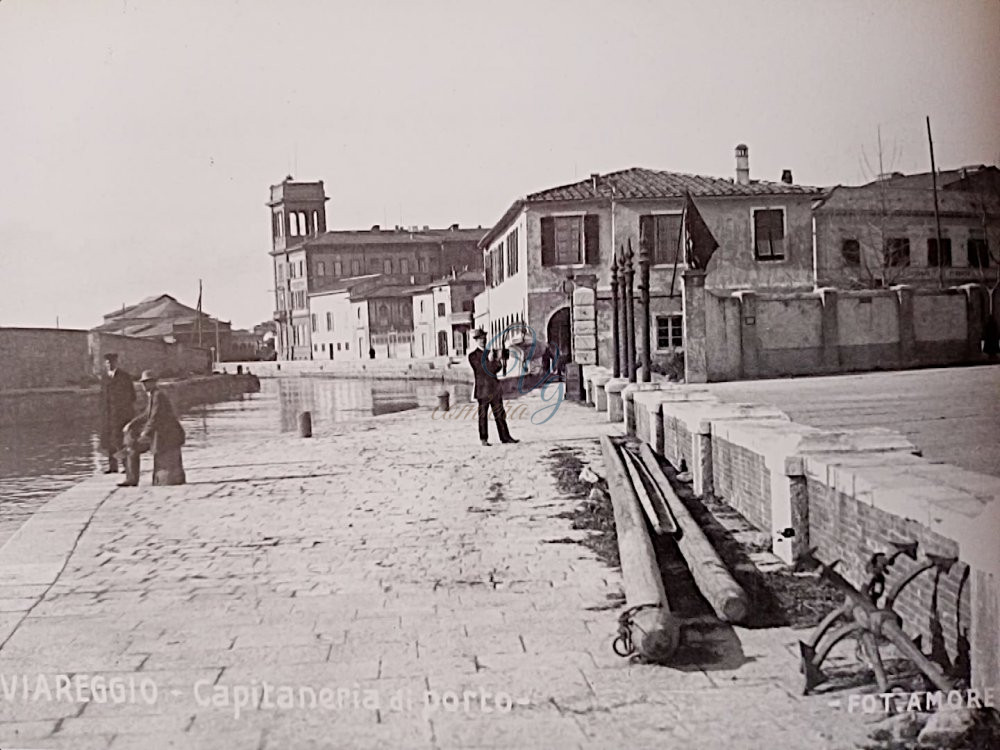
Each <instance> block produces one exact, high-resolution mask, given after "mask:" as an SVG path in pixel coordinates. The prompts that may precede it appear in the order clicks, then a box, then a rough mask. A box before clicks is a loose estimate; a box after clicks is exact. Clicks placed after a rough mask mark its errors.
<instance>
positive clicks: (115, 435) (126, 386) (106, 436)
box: [101, 368, 135, 471]
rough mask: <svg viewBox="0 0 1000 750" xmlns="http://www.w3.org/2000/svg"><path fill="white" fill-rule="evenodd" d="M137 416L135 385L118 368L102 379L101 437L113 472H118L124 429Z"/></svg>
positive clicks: (123, 371) (127, 375) (125, 373)
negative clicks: (118, 457) (117, 454)
mask: <svg viewBox="0 0 1000 750" xmlns="http://www.w3.org/2000/svg"><path fill="white" fill-rule="evenodd" d="M134 416H135V385H134V384H133V383H132V376H131V375H129V374H128V373H127V372H125V370H122V369H121V368H117V369H116V370H115V371H114V374H112V375H108V374H105V375H104V377H102V378H101V418H102V429H101V436H102V438H103V440H104V447H105V448H106V449H107V451H108V465H109V468H110V470H111V471H117V470H118V460H117V459H116V458H115V454H116V453H118V452H119V451H120V450H121V449H122V428H123V427H125V425H126V424H128V422H129V421H130V420H131V419H132V417H134Z"/></svg>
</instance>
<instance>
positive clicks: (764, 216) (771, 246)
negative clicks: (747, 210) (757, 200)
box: [753, 208, 785, 260]
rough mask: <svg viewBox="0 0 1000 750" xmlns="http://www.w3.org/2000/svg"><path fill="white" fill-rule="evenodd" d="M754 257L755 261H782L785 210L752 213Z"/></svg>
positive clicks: (771, 209) (777, 209)
mask: <svg viewBox="0 0 1000 750" xmlns="http://www.w3.org/2000/svg"><path fill="white" fill-rule="evenodd" d="M753 236H754V257H755V258H756V259H757V260H784V258H785V210H784V209H783V208H766V209H765V208H762V209H757V210H755V211H754V212H753Z"/></svg>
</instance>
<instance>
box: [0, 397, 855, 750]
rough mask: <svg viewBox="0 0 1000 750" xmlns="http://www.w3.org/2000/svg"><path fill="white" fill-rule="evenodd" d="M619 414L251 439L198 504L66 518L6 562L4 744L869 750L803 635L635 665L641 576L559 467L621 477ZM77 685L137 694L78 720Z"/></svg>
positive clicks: (106, 485)
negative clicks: (615, 563) (598, 531)
mask: <svg viewBox="0 0 1000 750" xmlns="http://www.w3.org/2000/svg"><path fill="white" fill-rule="evenodd" d="M527 403H528V404H529V406H530V407H531V410H534V409H535V408H537V407H538V406H539V402H538V399H537V397H530V398H527ZM603 416H604V415H598V414H595V413H594V412H593V411H592V410H590V409H587V408H585V407H582V406H579V405H575V404H564V405H563V406H562V407H561V408H560V410H559V411H558V413H557V414H556V415H555V416H554V417H553V418H552V419H551V420H549V421H548V422H547V423H545V424H541V425H532V424H531V423H530V422H529V421H527V420H516V421H514V422H513V426H512V429H513V430H514V432H515V435H516V436H518V437H520V438H522V442H521V443H520V444H519V445H514V446H503V445H494V446H491V447H481V446H480V445H479V444H478V440H476V428H475V424H474V422H473V421H468V420H467V421H460V422H457V421H440V420H432V418H431V412H430V411H428V410H420V411H414V412H407V413H402V414H397V415H393V416H389V417H379V418H377V419H368V420H360V421H358V422H354V423H344V424H339V425H336V426H335V427H334V428H332V429H331V430H330V431H328V432H327V433H325V434H319V435H317V436H316V437H314V438H313V439H311V440H303V439H299V438H297V437H293V436H290V435H275V436H274V437H273V438H271V439H266V440H263V439H260V438H259V437H253V436H246V435H245V436H241V435H240V433H239V431H238V430H235V431H234V434H233V435H232V436H231V438H230V439H228V440H226V442H225V443H223V444H216V445H211V446H208V447H206V448H203V449H200V450H191V451H189V452H188V453H187V454H186V463H187V468H188V479H189V484H187V485H186V486H183V487H156V488H154V487H149V486H145V485H144V486H142V487H140V488H139V489H137V490H116V489H115V488H114V487H113V482H114V479H115V478H114V477H104V476H97V477H94V478H93V479H91V480H88V481H86V482H84V483H82V484H81V485H79V486H77V487H75V488H74V489H73V490H71V491H69V492H67V493H64V494H62V495H60V496H58V497H57V498H55V499H54V500H52V501H51V502H50V503H49V504H48V505H46V506H45V507H44V508H43V510H42V511H40V512H39V513H37V514H36V515H35V516H34V517H33V518H32V519H31V521H29V522H28V523H27V524H25V525H24V526H23V527H22V528H21V529H20V530H19V531H18V532H17V533H16V534H15V535H14V536H13V537H12V538H11V540H10V541H9V542H8V543H7V545H5V546H4V547H3V548H2V549H0V576H2V577H0V643H3V646H2V648H0V675H2V676H3V678H4V683H3V685H0V744H2V745H3V747H7V746H8V743H14V744H15V745H17V746H23V747H28V748H65V749H66V750H89V749H90V748H106V747H110V748H115V749H118V748H142V750H159V749H160V748H204V749H206V750H208V749H214V748H240V749H242V748H263V749H266V750H295V749H297V748H340V747H344V748H366V747H403V748H424V747H426V748H456V747H463V748H464V747H519V748H520V747H547V748H564V747H565V748H610V747H678V748H681V747H684V748H687V747H692V748H693V747H698V748H727V750H731V749H732V748H762V749H765V748H766V749H771V748H810V749H812V748H826V747H856V746H857V742H858V740H859V738H860V736H861V735H862V734H863V732H864V730H865V727H864V724H863V722H861V721H859V719H858V716H856V715H848V714H847V712H846V711H845V710H841V709H835V708H831V707H830V705H828V698H824V697H821V696H818V697H809V698H802V697H799V695H798V693H799V690H800V686H801V678H800V676H799V675H798V671H797V658H796V648H795V644H796V641H797V640H798V638H799V637H800V635H801V634H800V633H797V632H793V631H791V630H788V629H776V630H757V631H750V630H745V629H736V630H733V631H730V632H729V633H728V636H727V637H728V638H729V641H730V647H727V649H726V653H727V656H726V658H724V659H722V660H720V661H717V662H716V663H710V664H705V665H703V666H702V667H701V668H689V669H687V670H683V671H682V670H676V669H670V668H663V667H654V666H645V665H629V664H628V663H627V662H625V661H624V660H622V659H620V658H618V657H616V656H614V654H613V653H612V652H611V650H610V648H609V645H610V640H611V637H612V635H613V631H614V629H615V624H616V623H615V617H616V611H615V610H614V609H613V608H609V601H613V600H614V598H615V597H616V595H619V594H620V592H621V579H620V575H619V573H618V572H617V571H615V570H612V569H610V568H608V567H607V566H606V565H604V564H603V563H602V562H600V561H599V560H598V559H597V558H596V557H595V556H594V555H593V554H592V553H591V552H590V551H588V550H587V549H586V548H584V547H582V546H580V545H576V544H567V543H553V542H555V541H557V540H563V541H564V540H565V539H566V537H574V538H577V537H579V536H580V535H582V534H583V532H578V531H573V530H572V529H571V527H570V522H569V521H568V520H567V519H565V518H562V517H560V516H559V514H561V513H563V512H565V511H568V510H570V509H571V506H572V504H573V503H572V501H570V500H569V499H568V498H566V497H565V496H562V495H561V494H560V492H559V490H558V489H557V486H556V483H555V480H554V478H553V475H552V470H551V464H550V462H549V461H546V460H545V456H546V455H547V454H548V453H549V452H550V451H551V450H552V449H553V448H554V447H556V446H563V447H568V448H571V449H573V450H576V451H578V452H579V454H580V457H581V459H582V460H583V461H585V462H592V463H593V464H594V465H595V466H596V467H597V468H600V449H599V445H598V442H597V439H596V438H597V436H598V435H599V434H600V433H602V432H605V431H608V430H611V429H617V427H615V428H611V427H609V425H607V423H606V422H604V421H603ZM144 468H146V469H147V470H148V467H145V466H144ZM147 476H148V474H147ZM144 481H146V476H144ZM668 590H669V585H668ZM66 674H70V675H72V676H73V678H74V680H75V681H74V682H73V683H72V685H71V686H70V687H71V689H72V690H74V691H75V690H76V689H77V688H78V686H79V684H80V683H81V681H84V680H87V679H92V678H93V677H94V676H95V675H97V676H100V677H102V678H104V679H105V680H108V681H109V684H110V682H111V681H112V678H114V679H115V683H114V684H115V686H116V687H115V689H114V690H113V691H111V695H110V697H109V699H108V700H106V701H105V702H100V701H99V700H96V697H97V696H98V694H99V691H98V690H96V689H95V690H94V691H93V692H94V696H95V700H92V701H90V702H77V701H76V700H75V698H76V696H75V694H70V695H65V694H64V695H62V696H61V697H60V695H59V694H58V692H57V690H58V688H59V687H60V682H59V681H60V679H61V678H60V675H66ZM39 675H41V676H42V680H41V681H42V682H43V683H45V684H46V685H47V686H48V688H49V689H50V690H51V691H52V693H53V699H52V700H47V699H46V696H45V695H44V693H42V694H41V696H40V697H39V695H38V693H37V691H38V689H39V688H38V684H39V682H38V680H39ZM25 680H26V681H27V691H28V693H29V699H28V700H24V699H23V697H24V695H23V691H24V689H25V684H24V683H25ZM265 683H266V685H267V687H266V689H267V692H266V694H264V690H265ZM119 685H121V686H122V687H121V689H122V690H124V697H125V699H126V701H125V702H123V703H116V702H114V700H113V698H114V697H115V694H116V691H118V690H119ZM154 687H155V692H156V695H155V700H153V698H154V696H153V695H152V693H153V688H154ZM324 687H326V688H329V690H327V691H324V690H323V688H324ZM279 688H280V689H279ZM286 688H287V689H286ZM310 689H311V690H312V691H314V692H313V693H311V692H310ZM144 690H145V692H143V691H144ZM31 694H35V698H36V699H34V700H32V699H30V696H31ZM251 694H252V695H251ZM313 694H314V695H315V696H316V705H315V707H311V706H312V697H311V696H312V695H313ZM84 697H86V693H84ZM117 697H118V698H122V694H120V693H119V694H118V695H117ZM144 698H146V699H148V700H143V699H144ZM244 700H246V701H247V703H249V704H252V705H243V706H240V707H237V706H236V705H235V703H236V702H237V701H241V702H242V701H244ZM508 700H509V701H510V702H509V703H507V701H508ZM303 704H304V705H305V707H303Z"/></svg>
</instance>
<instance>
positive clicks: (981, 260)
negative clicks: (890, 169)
mask: <svg viewBox="0 0 1000 750" xmlns="http://www.w3.org/2000/svg"><path fill="white" fill-rule="evenodd" d="M937 177H938V180H937V183H938V190H937V205H936V212H935V194H934V187H933V185H934V180H933V179H932V175H931V173H929V172H926V173H920V174H912V175H904V174H900V173H898V172H896V173H892V174H888V175H884V176H883V177H881V178H880V179H877V180H874V181H872V182H870V183H868V184H866V185H860V186H857V187H846V186H838V187H835V188H833V189H831V190H830V191H829V192H828V193H827V194H826V195H825V196H824V197H823V198H822V199H821V200H818V201H816V203H815V205H814V208H813V217H814V224H815V238H816V241H815V253H816V283H817V284H818V285H820V286H837V287H842V288H878V287H887V286H892V285H894V284H909V285H912V286H918V287H920V286H922V287H933V288H937V287H941V286H945V287H949V286H956V285H961V284H965V283H970V282H984V281H985V282H987V283H993V282H995V281H996V280H997V274H998V273H1000V269H998V265H1000V264H998V261H1000V254H998V250H997V249H998V248H1000V224H998V220H1000V170H998V169H997V168H996V167H983V166H980V167H965V168H963V169H955V170H944V171H942V172H940V173H938V175H937ZM938 223H940V231H941V237H940V248H939V246H938Z"/></svg>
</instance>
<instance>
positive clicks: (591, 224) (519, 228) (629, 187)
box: [476, 144, 823, 364]
mask: <svg viewBox="0 0 1000 750" xmlns="http://www.w3.org/2000/svg"><path fill="white" fill-rule="evenodd" d="M779 177H780V178H779V179H778V180H773V181H771V180H760V179H751V178H750V170H749V151H748V149H747V148H746V146H744V145H742V144H741V145H740V146H738V147H737V150H736V170H735V174H734V176H733V177H732V178H722V177H709V176H703V175H691V174H682V173H678V172H670V171H665V170H656V169H648V168H642V167H632V168H629V169H624V170H620V171H616V172H610V173H607V174H593V175H591V176H590V178H588V179H586V180H580V181H577V182H574V183H570V184H566V185H560V186H557V187H553V188H547V189H544V190H539V191H536V192H533V193H529V194H528V195H526V196H525V197H523V198H519V199H517V200H515V201H514V202H513V203H512V204H511V206H510V208H508V209H507V211H506V212H505V213H504V214H503V216H502V217H501V218H500V219H499V221H497V223H496V224H495V225H494V226H493V227H492V228H491V229H490V230H489V232H487V233H486V235H485V236H484V237H483V239H482V241H481V242H480V248H481V250H482V251H483V258H484V265H485V269H486V276H487V279H486V285H487V288H486V290H485V292H484V293H483V294H482V295H480V297H479V298H477V300H476V323H477V325H479V326H481V327H483V328H486V329H487V331H488V333H490V334H491V335H502V334H503V332H504V331H505V330H509V331H511V333H513V334H515V335H513V336H506V337H504V338H506V339H507V340H515V339H518V338H523V337H528V338H530V337H534V338H535V339H537V340H539V341H545V342H553V343H555V344H556V345H557V346H558V347H559V349H560V352H561V354H562V355H564V356H570V357H573V358H574V359H575V360H576V361H578V362H583V363H587V362H588V361H593V359H594V358H595V356H596V360H597V362H598V363H600V364H608V363H609V362H610V358H611V336H610V331H611V302H610V300H611V272H610V267H611V260H612V256H613V254H614V253H616V252H619V253H621V252H623V251H626V250H628V249H629V248H631V251H632V252H633V257H632V263H633V267H634V268H635V270H636V272H638V264H637V261H638V251H639V247H640V237H641V236H642V237H647V238H648V240H649V246H650V252H651V267H650V288H651V294H650V296H651V310H652V318H653V319H652V334H651V338H652V340H653V343H654V353H655V354H656V355H658V356H657V357H654V359H657V358H658V359H661V360H667V359H669V358H670V357H671V356H672V355H673V354H675V353H677V352H679V351H682V350H683V348H684V341H683V319H682V303H681V296H680V294H681V280H682V275H683V273H684V271H685V269H686V264H685V253H684V250H683V248H684V240H683V231H682V228H681V223H682V213H683V210H684V206H685V201H686V199H687V196H688V195H690V196H691V198H692V199H693V200H694V202H695V205H696V206H697V209H698V211H699V212H700V213H701V215H702V217H703V218H704V221H705V223H706V225H707V226H708V228H709V230H710V231H711V232H712V234H713V235H714V237H715V239H716V241H717V242H718V245H719V247H718V249H717V250H716V252H715V254H714V255H713V256H712V259H711V262H710V263H709V265H708V269H707V275H706V282H705V283H706V286H708V287H709V288H714V289H741V288H742V289H786V290H787V289H804V288H811V287H812V285H813V284H812V282H813V276H812V227H811V205H812V202H813V201H814V200H816V199H817V198H819V197H821V196H822V194H823V191H822V190H821V189H820V188H817V187H810V186H805V185H797V184H795V183H794V181H793V180H792V174H791V171H790V170H785V172H784V174H782V175H780V176H779ZM578 287H586V288H589V289H592V290H593V291H594V293H595V296H596V308H595V317H594V319H593V320H580V321H574V320H571V317H572V316H571V313H570V306H571V301H570V300H571V294H572V291H573V289H575V288H578ZM518 331H520V333H518ZM536 351H537V349H536ZM588 351H589V352H596V355H594V354H591V353H588ZM575 354H579V355H580V356H574V355H575Z"/></svg>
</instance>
